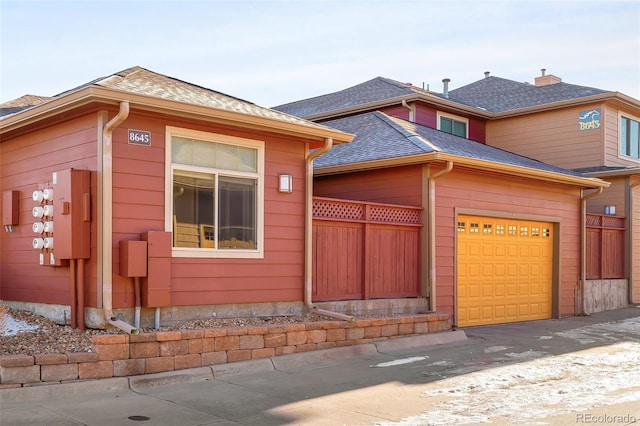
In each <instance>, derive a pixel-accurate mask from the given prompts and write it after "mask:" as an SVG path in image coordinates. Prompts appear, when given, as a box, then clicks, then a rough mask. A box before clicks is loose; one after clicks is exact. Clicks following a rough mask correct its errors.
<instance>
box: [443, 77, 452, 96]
mask: <svg viewBox="0 0 640 426" xmlns="http://www.w3.org/2000/svg"><path fill="white" fill-rule="evenodd" d="M450 81H451V79H450V78H443V79H442V83H443V84H444V89H443V90H442V96H444V97H445V98H447V99H449V82H450Z"/></svg>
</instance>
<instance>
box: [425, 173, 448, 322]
mask: <svg viewBox="0 0 640 426" xmlns="http://www.w3.org/2000/svg"><path fill="white" fill-rule="evenodd" d="M452 169H453V161H447V166H446V167H445V168H444V169H442V170H440V171H439V172H438V173H435V174H433V175H431V176H429V206H428V209H427V238H429V285H430V288H429V309H430V310H431V311H433V312H435V311H436V235H435V232H436V182H435V181H436V179H438V178H439V177H440V176H443V175H446V174H447V173H449V172H450V171H451V170H452Z"/></svg>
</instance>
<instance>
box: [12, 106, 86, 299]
mask: <svg viewBox="0 0 640 426" xmlns="http://www.w3.org/2000/svg"><path fill="white" fill-rule="evenodd" d="M96 124H97V116H96V114H88V115H85V116H81V117H76V118H74V119H73V120H69V121H64V122H59V123H57V124H53V125H51V126H50V127H48V128H46V129H41V130H37V131H34V132H31V133H27V134H22V135H20V136H18V137H15V138H13V139H5V140H3V141H2V143H0V171H1V174H0V191H5V190H16V191H19V209H20V217H19V222H20V223H19V225H17V226H15V227H14V232H12V233H6V232H4V230H2V234H1V236H0V241H1V242H0V265H1V266H2V268H0V299H4V300H12V301H21V302H37V303H51V304H62V305H64V304H69V303H70V300H71V294H70V288H71V285H70V275H69V267H68V266H61V267H52V266H41V265H39V251H37V250H34V249H33V248H32V245H31V241H32V240H33V238H34V237H35V236H36V235H35V234H34V233H33V230H32V224H33V222H34V221H35V219H34V217H33V215H32V213H31V210H32V208H33V207H34V206H35V205H36V204H37V203H36V202H34V201H33V200H32V198H31V194H32V193H33V191H34V190H36V189H44V188H46V187H50V186H51V183H52V174H53V172H55V171H59V170H64V169H68V168H79V169H88V170H91V171H92V172H94V173H92V177H91V185H92V194H95V192H94V190H95V184H96V180H95V179H96V176H95V171H96V164H97V150H96V146H97V135H98V132H97V126H96ZM0 208H2V207H0ZM91 214H92V217H93V218H95V217H96V214H97V211H96V204H95V197H92V201H91ZM95 232H96V223H95V221H93V223H92V231H91V233H92V253H93V252H94V251H95V238H94V236H95ZM54 235H55V233H54ZM54 238H55V237H54ZM89 286H90V284H89V283H87V288H89Z"/></svg>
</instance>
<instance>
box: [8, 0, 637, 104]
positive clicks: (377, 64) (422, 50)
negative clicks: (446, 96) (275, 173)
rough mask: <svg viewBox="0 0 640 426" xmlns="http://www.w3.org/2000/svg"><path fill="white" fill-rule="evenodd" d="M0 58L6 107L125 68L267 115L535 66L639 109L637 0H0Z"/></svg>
mask: <svg viewBox="0 0 640 426" xmlns="http://www.w3.org/2000/svg"><path fill="white" fill-rule="evenodd" d="M0 61H1V64H0V101H1V102H5V101H8V100H11V99H14V98H17V97H20V96H22V95H25V94H34V95H43V96H53V95H55V94H58V93H60V92H62V91H64V90H67V89H70V88H73V87H75V86H78V85H80V84H83V83H86V82H89V81H91V80H93V79H95V78H98V77H103V76H106V75H109V74H112V73H115V72H117V71H120V70H123V69H126V68H129V67H131V66H134V65H139V66H142V67H144V68H147V69H150V70H152V71H155V72H159V73H162V74H165V75H169V76H171V77H175V78H179V79H181V80H185V81H188V82H191V83H195V84H198V85H201V86H204V87H208V88H211V89H214V90H218V91H221V92H224V93H227V94H229V95H233V96H236V97H240V98H243V99H246V100H249V101H252V102H255V103H257V104H260V105H263V106H275V105H279V104H282V103H286V102H290V101H294V100H299V99H304V98H308V97H313V96H318V95H322V94H325V93H329V92H333V91H336V90H341V89H344V88H346V87H349V86H352V85H354V84H358V83H361V82H363V81H366V80H369V79H371V78H374V77H376V76H383V77H388V78H392V79H395V80H399V81H402V82H411V83H413V84H414V85H416V86H422V85H423V84H424V85H425V87H426V86H429V88H430V89H431V90H434V91H442V79H443V78H445V77H448V78H450V79H451V83H450V85H449V88H450V89H455V88H456V87H460V86H463V85H465V84H469V83H471V82H474V81H476V80H479V79H481V78H483V77H484V72H485V71H490V72H491V75H494V76H498V77H504V78H508V79H511V80H516V81H527V82H531V83H532V82H533V79H534V78H535V77H536V76H538V75H540V69H541V68H546V69H547V74H554V75H556V76H558V77H561V78H562V80H563V81H564V82H567V83H574V84H580V85H584V86H592V87H597V88H600V89H606V90H614V91H619V92H622V93H625V94H627V95H629V96H632V97H634V98H636V99H640V0H633V1H616V0H610V1H607V0H603V1H589V0H582V1H551V0H538V1H535V2H534V1H523V0H507V1H501V0H492V1H480V0H478V1H455V0H450V1H430V0H423V1H420V0H414V1H406V0H393V1H392V0H385V1H379V0H366V1H360V0H322V1H320V0H308V1H303V0H286V1H285V0H279V1H278V0H263V1H246V0H235V1H222V0H201V1H170V0H155V1H151V0H137V1H135V0H129V1H115V0H111V1H108V0H86V1H81V0H76V1H54V0H49V1H30V0H0Z"/></svg>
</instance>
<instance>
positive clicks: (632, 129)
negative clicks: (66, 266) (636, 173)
mask: <svg viewBox="0 0 640 426" xmlns="http://www.w3.org/2000/svg"><path fill="white" fill-rule="evenodd" d="M620 154H622V155H625V156H627V157H633V158H636V159H638V158H640V122H639V121H638V120H634V119H632V118H629V117H625V116H620Z"/></svg>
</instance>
